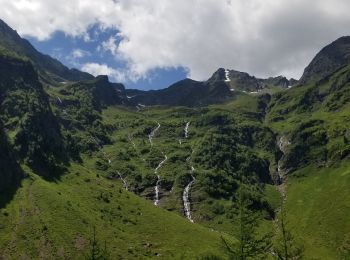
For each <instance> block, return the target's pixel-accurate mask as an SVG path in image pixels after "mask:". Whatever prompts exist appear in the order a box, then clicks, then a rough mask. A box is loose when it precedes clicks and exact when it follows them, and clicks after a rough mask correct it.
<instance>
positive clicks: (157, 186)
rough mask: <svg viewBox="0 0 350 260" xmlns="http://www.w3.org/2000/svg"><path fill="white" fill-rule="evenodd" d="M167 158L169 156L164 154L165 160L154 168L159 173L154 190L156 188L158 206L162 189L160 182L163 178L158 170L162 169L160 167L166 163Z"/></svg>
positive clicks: (156, 203) (155, 200) (155, 202)
mask: <svg viewBox="0 0 350 260" xmlns="http://www.w3.org/2000/svg"><path fill="white" fill-rule="evenodd" d="M167 159H168V157H167V156H166V155H164V160H163V161H161V162H160V163H159V164H158V166H157V167H156V168H155V170H154V173H155V174H156V175H157V182H156V186H155V187H154V190H155V198H154V205H156V206H158V204H159V190H160V182H161V178H160V175H159V174H158V170H159V169H160V167H162V165H163V164H164V163H165V161H166V160H167Z"/></svg>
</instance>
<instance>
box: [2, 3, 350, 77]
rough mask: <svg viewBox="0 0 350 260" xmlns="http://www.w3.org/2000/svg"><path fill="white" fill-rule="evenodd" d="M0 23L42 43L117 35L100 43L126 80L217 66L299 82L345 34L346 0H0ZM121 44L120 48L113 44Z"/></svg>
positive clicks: (203, 73)
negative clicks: (61, 37)
mask: <svg viewBox="0 0 350 260" xmlns="http://www.w3.org/2000/svg"><path fill="white" fill-rule="evenodd" d="M0 4H1V9H0V17H1V18H3V19H4V20H5V21H6V22H8V23H9V24H10V25H11V26H13V27H14V28H16V29H17V30H19V32H20V33H21V34H22V35H30V36H34V37H37V38H38V39H40V40H45V39H48V38H49V37H50V36H51V35H52V33H54V32H55V31H58V30H59V31H63V32H65V33H66V34H68V35H71V36H73V37H74V36H80V37H86V38H87V39H88V38H89V36H88V34H87V31H88V29H89V28H90V27H91V26H92V25H94V24H99V25H100V28H101V30H103V29H105V28H114V29H117V30H118V31H119V33H118V35H115V37H114V36H113V37H111V38H110V39H109V40H108V41H106V42H104V43H102V44H101V47H100V48H101V49H103V50H105V51H106V50H107V51H109V52H110V53H112V54H113V55H114V56H115V57H116V58H117V59H121V60H122V61H123V62H125V63H126V64H127V68H126V71H127V73H128V75H133V76H132V77H134V78H137V77H144V76H147V74H148V73H149V72H150V71H152V70H154V69H156V68H172V67H185V68H187V69H188V70H189V73H190V75H189V76H191V77H192V78H194V79H205V78H207V77H209V76H210V74H211V73H212V72H213V71H215V70H216V69H217V68H218V67H226V68H232V69H237V70H241V71H247V72H250V73H252V74H255V75H257V76H264V77H265V76H272V75H279V74H284V75H286V76H291V77H292V76H293V77H299V76H300V75H301V73H302V71H303V68H304V67H305V66H306V65H307V63H308V62H309V61H310V60H311V59H312V57H313V56H314V55H315V54H316V53H317V51H318V50H319V49H320V48H321V47H323V46H324V45H326V44H328V43H330V42H331V41H333V40H335V39H336V38H338V37H340V36H342V35H349V34H350V32H349V30H350V29H349V25H350V16H349V15H348V10H350V2H349V1H348V0H318V1H305V0H264V1H261V0H201V1H198V0H177V1H173V0H152V1H149V0H99V1H95V0H75V1H71V0H61V1H54V0H18V1H7V0H0ZM117 38H118V39H120V41H119V42H117V41H116V39H117Z"/></svg>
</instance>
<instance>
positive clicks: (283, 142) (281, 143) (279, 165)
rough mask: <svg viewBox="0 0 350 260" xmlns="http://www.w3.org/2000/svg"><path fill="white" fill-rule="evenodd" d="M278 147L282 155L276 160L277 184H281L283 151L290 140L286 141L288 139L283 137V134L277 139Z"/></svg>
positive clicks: (282, 177)
mask: <svg viewBox="0 0 350 260" xmlns="http://www.w3.org/2000/svg"><path fill="white" fill-rule="evenodd" d="M277 144H278V148H279V150H280V151H281V152H282V154H283V155H282V157H281V158H280V159H279V160H278V162H277V174H278V179H279V180H278V182H279V184H282V183H283V181H284V171H283V169H282V167H283V159H284V156H285V153H286V148H287V146H288V145H290V142H289V141H288V139H287V138H286V137H285V136H281V137H280V138H279V139H278V142H277Z"/></svg>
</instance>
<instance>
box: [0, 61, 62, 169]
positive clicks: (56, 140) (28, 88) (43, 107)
mask: <svg viewBox="0 0 350 260" xmlns="http://www.w3.org/2000/svg"><path fill="white" fill-rule="evenodd" d="M0 75H2V76H1V77H0V120H2V121H3V122H4V129H5V130H6V131H13V133H14V135H13V142H14V145H15V147H16V149H15V150H16V155H17V157H19V159H21V160H25V161H27V162H28V164H29V165H31V166H32V167H33V168H35V169H36V170H37V171H38V172H39V173H40V172H41V171H44V172H49V171H48V170H50V171H51V172H53V171H54V166H55V165H56V163H57V162H59V161H62V160H64V157H65V152H64V142H63V138H62V136H61V133H60V127H59V124H58V122H57V119H56V117H55V116H54V115H53V113H52V111H51V107H50V104H49V98H48V95H47V94H46V93H45V91H44V89H43V86H42V85H41V83H40V82H39V79H38V75H37V73H36V71H35V69H34V67H33V66H32V63H31V62H29V61H25V60H22V59H18V58H16V57H11V56H1V55H0ZM9 122H11V123H9Z"/></svg>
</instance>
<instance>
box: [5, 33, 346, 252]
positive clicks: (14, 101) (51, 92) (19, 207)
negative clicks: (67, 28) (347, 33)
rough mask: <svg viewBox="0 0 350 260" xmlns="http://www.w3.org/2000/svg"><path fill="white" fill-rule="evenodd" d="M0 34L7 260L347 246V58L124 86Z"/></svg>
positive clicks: (317, 249) (325, 249) (331, 249)
mask: <svg viewBox="0 0 350 260" xmlns="http://www.w3.org/2000/svg"><path fill="white" fill-rule="evenodd" d="M3 31H6V33H5V34H3V36H4V38H1V40H0V41H1V42H2V45H1V46H2V48H1V50H0V180H1V182H0V195H1V196H0V258H1V259H22V258H24V259H38V258H44V259H71V258H72V259H75V258H78V259H86V258H87V257H88V256H89V255H90V254H99V255H100V256H99V257H96V256H93V257H90V258H99V259H153V258H157V259H236V258H242V257H241V255H240V249H241V248H242V247H240V246H239V245H242V246H243V247H244V248H246V249H247V250H248V249H249V252H250V253H249V254H251V258H252V259H269V258H274V257H276V255H278V256H280V257H279V258H281V259H285V258H288V257H289V258H291V259H292V258H293V259H303V258H305V259H347V258H348V256H349V255H350V246H349V245H350V243H349V237H350V223H349V221H348V216H349V214H350V207H349V201H348V198H349V197H350V190H349V188H348V187H349V185H350V174H349V172H350V170H349V169H350V163H349V158H350V141H349V140H350V133H349V130H348V129H349V128H350V113H349V111H350V65H345V64H344V65H343V66H341V67H339V68H337V69H336V70H335V71H333V72H330V73H328V74H327V75H326V76H323V77H322V78H320V79H317V80H310V81H307V83H306V84H303V83H300V82H298V84H297V85H295V83H296V81H295V80H293V79H291V80H288V79H286V78H285V77H282V76H280V77H271V78H268V79H259V78H256V77H254V76H251V75H249V74H247V73H244V72H238V71H234V70H226V69H223V68H221V69H219V70H217V71H216V72H215V73H214V74H213V75H212V77H210V78H209V79H208V80H207V81H204V82H199V81H194V80H191V79H185V80H183V81H179V82H177V83H175V84H173V85H172V86H170V87H169V88H166V89H163V90H157V91H140V90H128V89H125V88H124V86H123V85H122V84H117V83H111V82H109V79H108V77H107V76H98V77H92V76H87V77H86V78H85V76H84V75H86V74H81V73H80V72H78V76H77V78H74V77H73V76H72V75H73V74H74V75H75V72H74V71H73V72H70V70H68V69H67V68H66V69H67V70H68V72H67V70H66V69H64V70H65V71H66V72H67V73H68V74H69V75H71V76H72V77H71V78H68V77H67V75H65V73H64V75H63V74H62V75H61V76H59V75H58V74H57V73H58V72H59V71H57V70H55V69H54V68H53V67H51V66H50V65H48V68H49V69H48V68H46V66H45V64H44V63H42V62H41V58H40V57H42V54H40V53H38V54H37V55H34V56H33V55H32V56H30V55H29V54H31V53H32V54H33V53H35V52H36V51H35V50H33V49H32V50H31V51H29V52H27V54H26V51H28V50H29V49H30V48H29V47H28V45H26V44H24V43H25V41H24V40H21V39H20V38H18V37H19V36H18V35H17V34H16V33H15V32H14V31H12V33H11V30H9V29H8V27H5V29H4V28H3ZM16 35H17V36H16ZM13 39H17V40H15V41H14V40H13ZM16 42H17V43H16ZM9 43H11V44H12V45H13V46H12V45H11V44H9ZM11 46H12V47H11ZM27 47H28V50H26V49H27ZM16 48H17V49H16ZM31 48H32V47H31ZM28 53H29V54H28ZM344 55H345V56H346V54H344ZM38 57H39V58H38ZM47 59H48V61H50V62H49V63H51V62H54V60H53V59H51V58H47ZM339 59H341V58H339ZM335 60H336V61H338V58H336V59H335ZM61 65H62V64H61ZM62 66H63V65H62ZM310 66H311V65H310ZM64 68H65V67H64ZM323 70H324V68H323ZM323 72H324V71H323ZM323 72H322V73H323ZM70 73H73V74H70ZM63 76H64V77H63ZM46 83H52V85H50V84H46ZM292 85H293V87H292V88H289V86H292ZM144 105H146V106H144ZM135 106H137V109H135ZM281 241H287V243H284V244H283V243H282V244H281ZM251 245H253V246H251ZM285 246H287V250H288V252H289V253H288V254H289V256H288V257H284V256H283V252H284V250H285ZM258 248H260V250H259V249H258Z"/></svg>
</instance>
